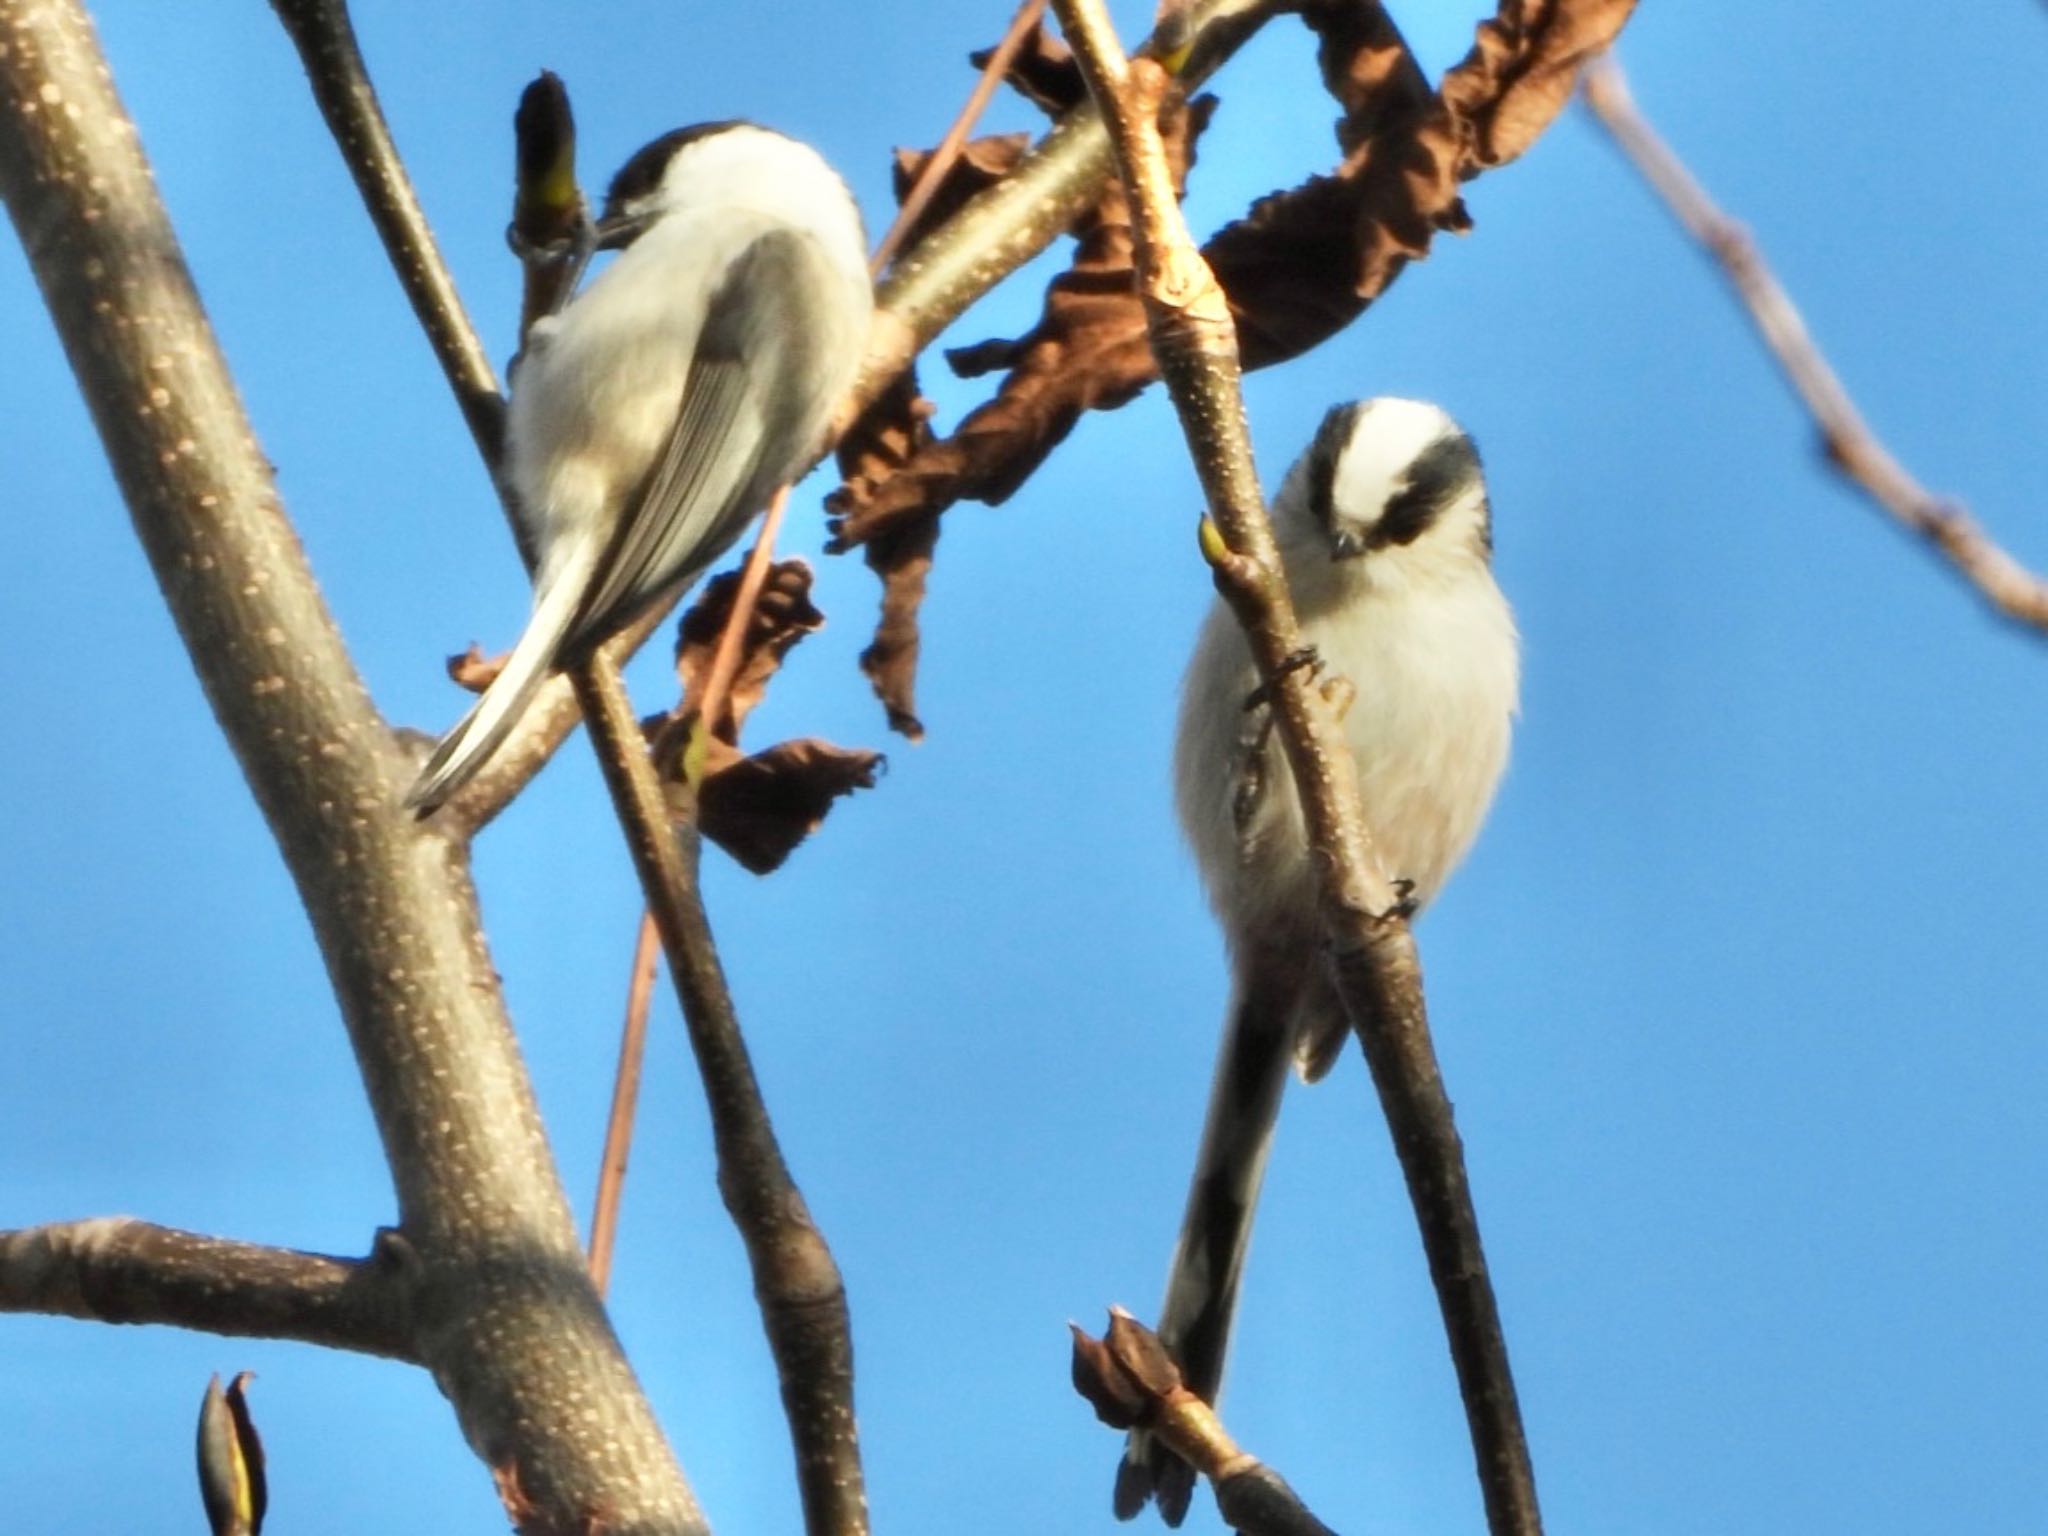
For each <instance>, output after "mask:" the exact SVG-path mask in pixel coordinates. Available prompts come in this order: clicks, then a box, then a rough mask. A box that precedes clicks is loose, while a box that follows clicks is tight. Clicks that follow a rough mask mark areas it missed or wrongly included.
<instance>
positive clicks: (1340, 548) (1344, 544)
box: [1330, 528, 1372, 560]
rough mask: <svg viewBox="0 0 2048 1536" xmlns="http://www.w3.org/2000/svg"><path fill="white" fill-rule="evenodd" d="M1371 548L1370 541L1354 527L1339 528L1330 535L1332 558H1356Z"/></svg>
mask: <svg viewBox="0 0 2048 1536" xmlns="http://www.w3.org/2000/svg"><path fill="white" fill-rule="evenodd" d="M1371 548H1372V544H1371V541H1369V540H1368V539H1367V538H1366V536H1365V535H1364V534H1362V533H1360V532H1358V530H1357V529H1355V528H1339V529H1338V530H1337V531H1336V532H1334V533H1332V534H1331V535H1330V558H1331V559H1332V560H1356V559H1357V558H1358V557H1359V556H1360V555H1362V554H1364V553H1365V552H1366V551H1367V550H1369V549H1371Z"/></svg>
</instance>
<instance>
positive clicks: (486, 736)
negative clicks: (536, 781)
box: [405, 539, 599, 816]
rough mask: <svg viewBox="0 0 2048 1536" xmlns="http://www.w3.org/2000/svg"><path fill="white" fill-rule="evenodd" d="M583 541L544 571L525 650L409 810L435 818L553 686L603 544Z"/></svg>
mask: <svg viewBox="0 0 2048 1536" xmlns="http://www.w3.org/2000/svg"><path fill="white" fill-rule="evenodd" d="M577 542H578V544H579V545H580V546H581V547H578V548H576V549H574V550H573V551H572V553H570V554H569V555H568V556H567V557H566V558H564V559H563V560H562V561H561V562H560V563H559V564H557V565H551V566H548V567H546V568H544V569H543V570H542V571H541V574H540V576H539V577H538V578H537V579H536V580H535V583H534V593H533V613H532V615H531V616H530V617H529V618H528V619H527V621H526V631H525V633H524V634H522V635H520V637H519V643H518V644H517V645H515V646H513V648H512V654H511V655H510V656H508V657H506V658H505V665H504V667H503V668H502V669H500V671H499V673H498V675H497V676H496V677H495V678H493V679H492V681H491V685H490V687H488V688H486V689H485V690H484V692H483V697H482V698H480V699H478V700H477V701H476V703H475V704H474V705H472V706H471V707H470V711H469V713H468V714H466V715H464V716H463V717H462V718H461V719H460V720H458V721H457V722H456V724H455V728H454V729H453V730H451V731H450V732H449V733H448V734H447V735H446V736H443V737H442V738H441V741H440V744H439V745H438V746H436V747H435V748H434V750H433V753H432V755H431V756H429V757H428V758H427V762H426V766H425V767H423V768H422V769H421V770H420V776H419V778H418V779H416V780H415V781H414V783H413V786H412V789H411V790H410V791H409V792H408V793H407V795H406V797H405V804H406V808H407V809H408V810H410V811H412V812H413V813H414V814H415V815H418V816H431V815H432V814H433V813H434V812H435V811H437V810H439V809H440V808H441V806H442V805H444V804H445V803H447V801H448V799H449V797H450V796H452V795H453V794H454V793H455V792H456V791H457V790H459V789H461V788H462V786H463V785H465V784H467V783H468V782H469V781H470V780H471V779H472V778H474V777H475V776H476V775H477V773H478V772H479V771H480V770H481V769H482V768H483V766H484V764H485V763H487V762H488V761H490V757H491V754H492V753H493V752H495V751H497V750H498V747H499V746H500V745H501V744H502V743H503V742H504V740H505V738H506V737H507V736H509V735H510V734H511V733H512V728H513V727H514V726H515V725H517V724H518V723H519V717H520V716H521V715H523V714H524V713H525V712H526V706H527V704H528V702H529V701H530V700H531V699H532V698H533V695H534V692H535V691H536V690H537V689H538V688H539V687H540V685H541V684H542V683H544V682H546V681H547V677H548V673H549V672H550V671H551V670H552V669H553V668H554V666H555V663H556V661H557V660H558V659H559V658H560V656H561V651H562V640H563V637H564V636H566V635H567V634H568V633H569V630H570V627H571V626H572V625H573V624H574V623H575V621H576V618H577V616H578V614H579V612H580V611H581V609H582V605H583V598H584V595H585V592H586V591H587V589H588V587H589V585H590V574H591V571H592V570H593V569H594V568H595V566H596V562H597V556H598V553H599V541H597V540H594V539H589V540H579V541H577Z"/></svg>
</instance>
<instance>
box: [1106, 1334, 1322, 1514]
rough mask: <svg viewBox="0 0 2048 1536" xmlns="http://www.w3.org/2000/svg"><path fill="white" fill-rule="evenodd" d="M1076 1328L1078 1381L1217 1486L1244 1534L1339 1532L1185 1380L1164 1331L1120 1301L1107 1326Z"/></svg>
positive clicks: (1110, 1416) (1122, 1423)
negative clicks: (1090, 1330) (1095, 1332)
mask: <svg viewBox="0 0 2048 1536" xmlns="http://www.w3.org/2000/svg"><path fill="white" fill-rule="evenodd" d="M1068 1327H1069V1328H1070V1329H1071V1330H1072V1332H1073V1335H1074V1354H1073V1377H1074V1389H1075V1390H1076V1391H1077V1392H1079V1393H1080V1394H1081V1395H1082V1396H1083V1397H1085V1398H1087V1399H1088V1401H1089V1403H1090V1405H1091V1406H1092V1407H1093V1408H1094V1409H1095V1416H1096V1417H1097V1418H1098V1419H1100V1420H1102V1422H1103V1423H1105V1424H1107V1425H1108V1426H1109V1427H1110V1428H1111V1429H1124V1430H1128V1429H1137V1428H1143V1429H1147V1430H1150V1431H1151V1432H1152V1433H1153V1434H1156V1435H1157V1436H1159V1438H1160V1439H1161V1440H1163V1441H1165V1443H1166V1444H1167V1445H1168V1446H1170V1447H1171V1448H1172V1450H1173V1453H1174V1454H1175V1455H1176V1456H1179V1457H1180V1458H1181V1459H1182V1460H1183V1461H1185V1462H1186V1463H1187V1464H1188V1465H1189V1466H1191V1467H1193V1468H1194V1469H1195V1470H1196V1471H1197V1472H1199V1473H1200V1474H1201V1475H1202V1476H1204V1477H1206V1478H1208V1479H1209V1485H1210V1486H1211V1487H1212V1488H1213V1489H1215V1491H1216V1505H1217V1508H1218V1510H1219V1511H1220V1512H1221V1513H1222V1515H1223V1519H1224V1523H1225V1524H1227V1525H1229V1526H1230V1527H1231V1529H1232V1530H1236V1531H1242V1532H1244V1533H1245V1536H1334V1533H1333V1532H1332V1531H1331V1530H1330V1528H1329V1527H1328V1526H1326V1525H1324V1524H1323V1522H1322V1521H1320V1520H1318V1519H1317V1518H1316V1517H1315V1515H1314V1514H1312V1513H1311V1512H1310V1510H1309V1508H1308V1506H1307V1505H1305V1504H1303V1503H1302V1502H1301V1496H1300V1495H1299V1494H1297V1493H1296V1492H1295V1491H1294V1490H1293V1489H1292V1488H1290V1487H1288V1486H1287V1480H1286V1479H1285V1478H1283V1477H1281V1476H1280V1474H1279V1473H1278V1472H1275V1471H1274V1470H1273V1469H1272V1468H1271V1467H1269V1466H1267V1465H1266V1464H1265V1463H1264V1462H1262V1461H1260V1460H1259V1459H1258V1458H1257V1457H1256V1456H1253V1455H1250V1454H1249V1453H1248V1452H1246V1451H1244V1450H1242V1449H1241V1448H1240V1447H1239V1446H1238V1444H1237V1442H1236V1441H1235V1440H1233V1439H1231V1437H1230V1432H1229V1431H1228V1430H1226V1429H1225V1428H1224V1427H1223V1421H1222V1420H1221V1419H1220V1418H1218V1417H1217V1416H1216V1410H1215V1408H1214V1407H1213V1406H1212V1405H1211V1404H1209V1403H1205V1402H1203V1401H1202V1399H1201V1398H1200V1397H1199V1396H1197V1395H1196V1394H1195V1393H1194V1392H1192V1391H1190V1390H1189V1389H1188V1387H1187V1386H1186V1384H1185V1383H1184V1382H1183V1381H1182V1380H1181V1374H1180V1367H1179V1366H1178V1365H1176V1364H1175V1363H1174V1360H1173V1356H1172V1355H1170V1354H1168V1353H1167V1349H1166V1346H1165V1345H1164V1344H1162V1343H1161V1342H1160V1340H1159V1335H1157V1334H1156V1333H1154V1332H1153V1331H1152V1330H1151V1329H1150V1328H1147V1327H1146V1326H1145V1325H1144V1324H1143V1323H1140V1322H1139V1321H1138V1320H1137V1319H1136V1318H1134V1317H1132V1316H1131V1314H1130V1313H1128V1312H1126V1311H1124V1310H1123V1309H1122V1308H1121V1307H1112V1308H1111V1309H1110V1315H1109V1329H1108V1332H1107V1333H1106V1334H1105V1335H1104V1337H1102V1338H1100V1339H1096V1338H1091V1337H1089V1335H1087V1334H1086V1333H1083V1332H1082V1331H1081V1329H1080V1328H1079V1327H1078V1326H1076V1325H1074V1324H1071V1323H1070V1324H1068Z"/></svg>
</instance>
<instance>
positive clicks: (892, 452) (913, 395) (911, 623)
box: [833, 369, 939, 741]
mask: <svg viewBox="0 0 2048 1536" xmlns="http://www.w3.org/2000/svg"><path fill="white" fill-rule="evenodd" d="M931 415H932V403H931V401H929V400H927V399H925V398H924V397H923V396H922V395H920V394H919V393H918V392H917V373H916V370H915V369H906V370H905V371H904V372H903V373H901V374H899V375H898V376H897V378H896V380H895V382H893V383H892V384H891V385H890V386H889V388H888V389H887V390H885V391H884V392H883V393H882V395H881V397H880V398H878V399H877V400H876V401H875V403H874V404H873V405H872V406H870V407H869V408H868V409H867V410H866V411H864V412H863V413H862V414H861V416H860V419H859V420H857V421H855V422H854V424H853V426H852V427H851V428H849V429H848V430H847V432H846V435H845V436H843V437H841V438H840V440H839V446H838V450H837V453H838V459H839V472H840V475H841V477H842V479H843V480H844V482H845V484H844V486H843V488H842V489H841V490H840V491H839V492H837V493H836V494H835V496H834V498H833V504H834V505H835V506H841V505H846V504H849V503H851V502H853V501H855V500H857V499H859V498H861V497H866V496H872V495H873V494H874V493H875V492H876V490H877V489H878V488H879V487H882V486H884V485H887V484H889V483H890V482H891V481H894V480H896V479H897V478H898V477H906V476H907V473H908V469H907V467H908V466H909V464H910V463H911V461H912V460H913V459H915V458H916V457H917V455H918V454H919V453H920V452H921V451H922V450H923V449H924V448H925V447H926V446H927V445H928V444H930V442H931V441H932V428H931ZM938 538H939V521H938V518H937V517H923V518H917V519H914V520H912V521H911V522H908V523H905V524H903V525H901V526H899V527H898V528H897V529H896V530H895V531H894V532H892V533H889V534H887V535H885V536H883V537H881V538H878V539H875V540H872V541H871V542H870V543H869V544H868V546H867V562H868V568H869V569H870V570H872V571H874V573H875V574H876V575H878V576H880V577H881V578H882V612H881V616H880V618H879V619H878V620H877V622H876V625H875V637H874V639H873V641H872V642H870V643H869V645H868V648H867V649H866V650H865V651H863V652H862V653H861V658H860V666H861V671H863V672H864V673H866V674H867V679H868V682H869V684H870V685H871V686H872V687H873V688H874V690H875V694H876V697H878V698H879V699H881V701H882V706H883V708H885V709H886V710H887V711H888V712H889V728H890V729H891V730H894V731H899V732H901V733H902V734H903V735H905V736H908V737H909V738H910V739H911V740H912V741H916V740H918V739H920V738H921V737H922V736H923V735H924V725H923V723H922V722H921V721H920V720H919V719H918V718H917V707H916V689H917V656H918V649H919V635H918V623H917V613H918V608H919V606H920V605H921V604H922V603H923V601H924V588H925V578H926V576H927V575H928V574H929V573H930V571H931V565H932V547H933V546H934V545H935V544H937V543H938Z"/></svg>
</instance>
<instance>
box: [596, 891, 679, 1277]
mask: <svg viewBox="0 0 2048 1536" xmlns="http://www.w3.org/2000/svg"><path fill="white" fill-rule="evenodd" d="M660 963H661V935H660V934H659V933H657V932H655V929H654V919H653V918H652V917H650V916H649V915H648V914H646V913H645V912H643V913H641V914H640V933H639V936H638V937H637V938H636V939H635V940H634V941H633V979H632V981H631V982H630V983H629V984H628V986H627V988H626V1022H625V1025H624V1027H623V1028H622V1029H621V1030H620V1031H619V1067H618V1071H617V1072H616V1073H615V1074H614V1075H613V1077H612V1112H611V1115H610V1117H609V1118H608V1119H607V1120H606V1121H605V1127H604V1156H603V1158H602V1159H601V1161H600V1162H599V1164H598V1174H597V1200H596V1202H595V1204H594V1205H593V1207H592V1212H591V1217H590V1278H591V1281H592V1283H594V1284H595V1285H596V1286H597V1294H598V1295H600V1296H602V1295H604V1294H605V1292H606V1291H608V1290H609V1289H610V1288H611V1280H612V1246H613V1242H614V1240H615V1239H616V1237H617V1236H618V1230H619V1196H620V1195H621V1193H622V1192H623V1191H624V1190H625V1187H626V1159H627V1158H628V1156H629V1155H630V1154H631V1152H632V1149H633V1115H634V1110H635V1109H636V1108H637V1106H638V1105H639V1102H640V1064H641V1061H642V1059H643V1058H644V1057H645V1056H646V1054H647V1012H648V1008H649V1006H650V1005H651V1004H652V1003H653V1001H654V980H655V972H656V971H657V970H658V969H659V967H660Z"/></svg>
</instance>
